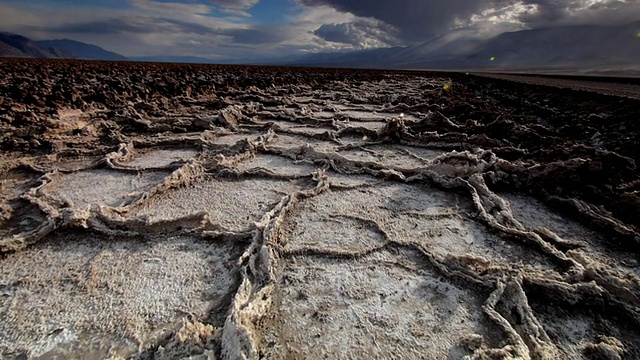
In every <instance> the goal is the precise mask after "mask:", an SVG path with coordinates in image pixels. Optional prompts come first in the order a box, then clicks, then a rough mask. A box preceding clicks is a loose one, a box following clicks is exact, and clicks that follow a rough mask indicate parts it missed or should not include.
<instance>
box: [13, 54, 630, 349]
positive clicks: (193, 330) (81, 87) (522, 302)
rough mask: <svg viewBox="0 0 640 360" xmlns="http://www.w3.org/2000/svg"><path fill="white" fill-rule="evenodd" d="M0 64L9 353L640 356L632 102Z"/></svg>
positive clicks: (554, 93) (482, 82) (154, 67)
mask: <svg viewBox="0 0 640 360" xmlns="http://www.w3.org/2000/svg"><path fill="white" fill-rule="evenodd" d="M0 63H1V64H2V65H3V66H0V149H1V150H2V155H1V156H0V159H1V161H0V177H1V178H2V180H0V358H2V359H5V358H8V359H14V358H15V359H24V358H27V359H30V358H78V359H86V358H99V359H102V358H126V359H182V358H192V359H230V360H236V359H260V358H264V359H306V358H323V359H362V358H372V359H377V358H379V359H382V358H403V359H465V360H480V359H536V360H537V359H548V360H555V359H638V358H640V340H638V339H640V331H639V330H638V329H640V309H639V308H638V304H639V303H640V265H639V262H638V254H639V253H640V221H639V220H638V219H640V178H638V168H637V165H638V163H639V162H640V152H639V151H638V149H640V143H639V142H638V139H640V127H638V123H637V121H636V120H637V118H638V116H640V112H639V110H638V109H640V102H639V101H640V100H637V99H633V97H634V96H630V97H613V96H611V94H613V93H617V92H612V91H603V92H604V93H605V94H600V93H598V92H599V91H600V90H601V89H600V87H598V86H591V85H593V84H591V85H589V86H590V89H591V90H593V91H591V92H582V91H573V90H571V89H568V88H563V89H561V88H556V87H544V86H540V84H539V83H541V82H544V83H551V84H552V85H553V83H554V82H553V81H550V80H549V79H545V80H544V81H538V80H535V81H530V82H532V83H536V84H537V85H523V84H520V83H518V82H513V81H507V80H511V79H513V77H503V79H498V78H495V77H494V78H489V77H478V76H471V75H464V74H454V73H423V72H395V71H373V70H348V69H310V68H299V69H290V68H278V67H268V68H266V67H265V68H261V67H226V66H209V65H207V66H204V65H177V64H142V63H104V62H83V61H27V60H0ZM520 78H521V76H518V79H513V80H521V79H520ZM612 81H613V80H612ZM572 84H573V85H572ZM556 85H557V84H556ZM561 85H562V86H569V87H572V86H573V87H575V88H578V89H580V88H581V87H582V85H580V84H577V83H575V84H574V83H571V81H568V80H566V79H565V80H563V81H562V84H561ZM574 85H575V86H574ZM583 85H584V84H583ZM610 85H611V84H606V87H610ZM605 90H606V89H605ZM631 90H633V87H628V86H626V87H624V93H625V95H626V96H628V95H629V91H631ZM601 92H602V91H601ZM607 94H608V95H607Z"/></svg>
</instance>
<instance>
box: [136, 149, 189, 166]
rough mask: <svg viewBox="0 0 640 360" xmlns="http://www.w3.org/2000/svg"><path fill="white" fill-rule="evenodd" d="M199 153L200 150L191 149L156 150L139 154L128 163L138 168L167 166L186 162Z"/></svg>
mask: <svg viewBox="0 0 640 360" xmlns="http://www.w3.org/2000/svg"><path fill="white" fill-rule="evenodd" d="M196 155H198V151H196V150H189V149H172V150H154V151H149V152H146V153H144V154H138V155H137V156H136V157H135V158H134V159H133V160H132V161H130V162H127V163H126V165H127V166H129V167H133V168H138V169H153V168H165V167H167V166H169V165H171V164H173V163H178V164H179V163H184V162H186V161H188V160H189V159H192V158H194V157H195V156H196Z"/></svg>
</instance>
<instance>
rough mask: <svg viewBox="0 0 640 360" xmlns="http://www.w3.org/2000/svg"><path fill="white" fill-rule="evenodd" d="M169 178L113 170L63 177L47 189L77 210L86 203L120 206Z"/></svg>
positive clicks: (89, 171)
mask: <svg viewBox="0 0 640 360" xmlns="http://www.w3.org/2000/svg"><path fill="white" fill-rule="evenodd" d="M167 175H169V173H168V172H164V171H147V172H140V173H137V174H133V173H128V172H121V171H114V170H85V171H78V172H73V173H69V174H63V175H61V177H60V178H59V179H57V180H55V181H54V182H53V183H52V184H50V185H49V186H48V187H47V189H46V190H47V191H49V192H50V193H51V194H52V195H54V196H57V197H59V198H61V199H63V200H67V201H69V202H71V203H72V204H73V205H74V206H76V207H84V206H86V205H88V204H95V205H108V206H120V205H123V204H126V202H127V201H128V200H130V197H131V195H135V194H136V193H139V192H142V191H146V190H149V189H150V188H151V187H153V186H155V185H157V184H159V183H160V182H162V180H163V179H164V178H165V177H166V176H167Z"/></svg>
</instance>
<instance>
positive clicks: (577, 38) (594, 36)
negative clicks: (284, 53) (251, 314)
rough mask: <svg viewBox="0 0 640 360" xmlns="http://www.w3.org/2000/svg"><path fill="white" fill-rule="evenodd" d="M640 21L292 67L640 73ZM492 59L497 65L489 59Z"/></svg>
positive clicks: (450, 40) (441, 41)
mask: <svg viewBox="0 0 640 360" xmlns="http://www.w3.org/2000/svg"><path fill="white" fill-rule="evenodd" d="M639 32H640V21H637V22H634V23H631V24H627V25H623V26H564V27H555V28H546V29H534V30H522V31H516V32H508V33H503V34H500V35H497V36H495V37H492V38H490V39H486V40H483V39H479V38H474V37H465V36H463V37H460V36H457V34H455V33H451V34H448V35H445V36H441V37H438V38H435V39H432V40H430V41H427V42H425V43H423V44H420V45H417V46H411V47H404V48H389V49H376V50H363V51H354V52H348V53H328V54H326V53H325V54H312V55H305V56H302V57H300V58H298V59H295V60H292V61H289V62H288V64H291V65H310V66H318V65H321V66H349V67H370V68H395V69H448V70H456V69H470V70H472V69H475V70H482V69H497V70H511V69H540V70H545V69H588V68H625V69H628V68H629V67H631V68H638V69H640V62H638V59H640V38H638V33H639ZM491 59H493V60H491Z"/></svg>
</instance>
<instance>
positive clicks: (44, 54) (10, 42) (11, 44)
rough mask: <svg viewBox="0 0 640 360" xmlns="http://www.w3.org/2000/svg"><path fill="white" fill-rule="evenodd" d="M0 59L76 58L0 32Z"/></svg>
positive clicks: (55, 49)
mask: <svg viewBox="0 0 640 360" xmlns="http://www.w3.org/2000/svg"><path fill="white" fill-rule="evenodd" d="M0 57H27V58H53V59H63V58H66V59H73V58H76V56H75V55H73V54H71V53H68V52H66V51H64V50H61V49H57V48H53V47H44V46H40V45H38V44H36V43H35V42H34V41H32V40H31V39H29V38H26V37H24V36H20V35H16V34H12V33H6V32H0Z"/></svg>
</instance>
